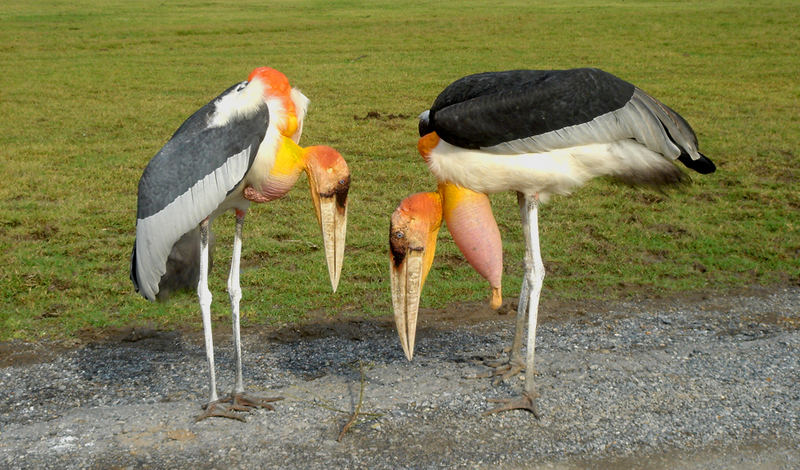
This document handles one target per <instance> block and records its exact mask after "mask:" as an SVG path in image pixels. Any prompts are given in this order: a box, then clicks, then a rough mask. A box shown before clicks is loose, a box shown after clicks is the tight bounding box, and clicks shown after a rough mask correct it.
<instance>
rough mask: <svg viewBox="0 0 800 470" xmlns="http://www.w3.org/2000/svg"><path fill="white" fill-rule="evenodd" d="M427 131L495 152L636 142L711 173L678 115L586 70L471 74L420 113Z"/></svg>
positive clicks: (616, 81) (452, 141)
mask: <svg viewBox="0 0 800 470" xmlns="http://www.w3.org/2000/svg"><path fill="white" fill-rule="evenodd" d="M432 131H436V133H437V134H438V135H439V137H441V138H442V139H443V140H445V141H446V142H448V143H450V144H452V145H455V146H458V147H462V148H468V149H483V150H485V151H488V152H498V153H528V152H541V151H548V150H554V149H559V148H567V147H572V146H577V145H586V144H594V143H606V142H614V141H617V140H620V139H636V140H637V141H639V142H640V143H642V144H643V145H645V146H647V147H648V148H650V149H651V150H653V151H656V152H658V153H661V154H662V155H664V156H666V157H669V158H673V159H674V158H679V159H680V160H681V161H682V162H684V163H686V161H684V160H687V161H689V162H691V163H693V164H694V169H697V170H698V171H701V172H710V171H713V163H711V161H710V160H708V159H707V158H705V157H704V156H702V155H701V154H700V153H699V152H698V151H697V138H696V137H695V134H694V131H692V129H691V127H690V126H689V124H688V123H687V122H686V121H685V120H684V119H683V118H682V117H681V116H680V115H678V114H677V113H676V112H675V111H673V110H672V109H670V108H669V107H667V106H666V105H664V104H662V103H661V102H659V101H658V100H656V99H655V98H653V97H651V96H650V95H648V94H646V93H645V92H643V91H642V90H640V89H639V88H637V87H635V86H634V85H632V84H631V83H628V82H626V81H624V80H622V79H620V78H617V77H615V76H614V75H611V74H610V73H607V72H604V71H602V70H598V69H591V68H582V69H571V70H511V71H506V72H487V73H480V74H475V75H469V76H467V77H464V78H462V79H460V80H457V81H455V82H453V83H452V84H451V85H449V86H448V87H447V88H445V90H444V91H442V93H441V94H440V95H439V96H438V97H437V98H436V100H435V101H434V103H433V106H431V109H430V110H429V111H428V112H427V113H423V114H422V115H421V116H420V134H421V135H424V134H425V133H428V132H432ZM709 165H710V167H709ZM687 166H689V167H690V168H692V167H693V166H692V165H689V164H687ZM709 169H710V171H708V170H709Z"/></svg>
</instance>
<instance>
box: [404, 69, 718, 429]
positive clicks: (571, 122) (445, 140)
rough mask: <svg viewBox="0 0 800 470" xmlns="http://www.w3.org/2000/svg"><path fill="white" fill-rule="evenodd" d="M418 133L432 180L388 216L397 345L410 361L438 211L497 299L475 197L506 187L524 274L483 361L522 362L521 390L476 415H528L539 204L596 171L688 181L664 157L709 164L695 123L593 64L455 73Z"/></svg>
mask: <svg viewBox="0 0 800 470" xmlns="http://www.w3.org/2000/svg"><path fill="white" fill-rule="evenodd" d="M419 133H420V136H421V138H420V139H419V141H418V145H417V146H418V149H419V152H420V154H421V155H422V157H423V158H424V160H425V162H426V163H427V164H428V167H429V168H430V170H431V171H432V172H433V174H434V175H435V176H436V178H437V179H438V181H439V187H438V191H437V192H428V193H417V194H414V195H412V196H410V197H408V198H406V199H405V200H403V201H402V202H401V204H400V206H399V207H398V208H397V210H395V212H394V213H393V214H392V217H391V228H390V234H389V238H390V239H389V243H390V256H391V286H392V301H393V304H394V305H393V306H394V316H395V322H396V325H397V331H398V334H399V336H400V342H401V344H402V347H403V350H404V351H405V354H406V357H407V358H408V359H409V360H411V358H412V356H413V353H414V338H415V330H416V322H417V312H418V307H419V298H420V294H421V292H422V286H423V284H424V282H425V277H426V276H427V274H428V270H429V269H430V267H431V264H432V262H433V254H434V250H435V247H436V237H437V233H438V230H439V227H440V225H441V221H442V217H444V220H445V222H446V223H447V228H448V229H449V230H450V233H451V234H452V236H453V240H454V241H455V243H456V245H457V246H458V248H459V249H460V250H461V252H462V253H463V254H464V256H465V257H466V259H467V261H469V263H470V264H471V265H472V267H473V268H474V269H475V270H476V271H477V272H478V273H480V274H481V275H482V276H483V277H484V278H486V280H487V281H489V284H490V286H491V306H492V307H493V308H498V307H499V306H500V304H501V289H500V278H501V274H502V267H503V262H502V259H503V254H502V245H501V241H500V232H499V230H498V228H497V223H496V222H495V220H494V217H493V215H492V210H491V207H490V204H489V199H488V197H487V196H486V195H487V194H488V193H494V192H498V191H516V193H517V200H518V204H519V210H520V215H521V217H522V225H523V233H524V237H525V242H526V244H527V250H526V254H525V262H524V265H525V275H524V278H523V282H522V289H521V292H520V299H519V304H518V308H517V320H516V331H515V335H514V336H515V337H514V341H513V343H512V347H511V353H510V358H509V362H508V363H505V364H493V365H491V366H493V367H495V370H494V372H493V374H492V375H499V376H502V378H507V377H510V376H512V375H514V374H516V373H519V372H521V371H522V370H523V368H524V369H525V370H526V372H525V373H526V377H525V379H526V380H525V389H524V392H523V394H522V395H521V396H520V397H517V398H511V399H504V400H490V401H494V402H499V403H502V405H499V406H498V407H496V408H494V409H491V410H489V411H487V414H488V413H494V412H499V411H505V410H511V409H525V410H528V411H531V412H533V413H534V414H535V415H537V416H538V411H537V410H536V405H535V398H536V397H537V394H536V391H535V388H534V380H533V378H534V377H533V376H534V363H533V358H534V345H535V339H536V316H537V311H538V303H539V293H540V291H541V287H542V281H543V279H544V265H543V263H542V257H541V253H540V249H539V230H538V221H537V212H538V209H539V204H540V203H541V202H545V201H546V200H547V198H548V197H549V196H550V195H552V194H567V193H569V192H571V191H572V190H574V189H576V188H577V187H579V186H580V185H582V184H583V183H585V182H586V181H588V180H589V179H591V178H594V177H597V176H610V177H612V178H614V179H616V180H620V181H622V182H625V183H629V184H634V185H647V186H656V187H659V186H668V185H675V184H680V183H684V182H687V181H688V180H689V178H688V176H686V175H685V174H684V173H683V172H682V171H681V170H680V169H679V168H678V167H677V166H676V165H675V164H674V163H673V161H674V160H678V161H680V162H681V163H682V164H683V165H685V166H687V167H688V168H691V169H692V170H695V171H697V172H699V173H703V174H706V173H711V172H713V171H714V170H715V166H714V164H713V163H712V162H711V160H709V159H708V158H706V157H705V156H703V155H702V154H700V152H699V151H698V147H697V138H696V136H695V134H694V131H693V130H692V128H691V127H690V126H689V124H688V123H687V122H686V121H685V120H684V119H683V118H682V117H681V116H680V115H678V113H676V112H675V111H673V110H672V109H670V108H669V107H667V106H666V105H664V104H662V103H661V102H659V101H658V100H656V99H655V98H653V97H651V96H650V95H648V94H647V93H645V92H644V91H642V90H640V89H639V88H637V87H636V86H634V85H632V84H630V83H628V82H626V81H623V80H621V79H619V78H617V77H615V76H614V75H611V74H609V73H607V72H603V71H601V70H598V69H589V68H583V69H572V70H513V71H506V72H488V73H480V74H475V75H470V76H467V77H464V78H462V79H460V80H457V81H455V82H454V83H452V84H451V85H449V86H448V87H447V88H445V90H444V91H443V92H442V93H441V94H440V95H439V96H438V97H437V98H436V100H435V101H434V103H433V106H431V108H430V109H429V110H428V111H425V112H424V113H422V114H421V115H420V122H419ZM526 315H527V318H528V322H527V327H528V337H527V354H526V358H525V361H523V360H522V357H521V353H520V349H521V343H522V334H523V331H524V328H525V318H526ZM502 378H501V380H502Z"/></svg>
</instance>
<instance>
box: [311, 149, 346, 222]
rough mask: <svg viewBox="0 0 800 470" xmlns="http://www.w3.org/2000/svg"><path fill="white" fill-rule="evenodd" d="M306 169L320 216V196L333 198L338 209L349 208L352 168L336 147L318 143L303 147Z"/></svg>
mask: <svg viewBox="0 0 800 470" xmlns="http://www.w3.org/2000/svg"><path fill="white" fill-rule="evenodd" d="M303 157H304V160H305V170H306V173H307V174H308V179H309V182H310V185H309V186H310V187H311V188H312V193H316V194H312V197H313V198H314V201H315V207H316V209H317V216H319V200H320V198H323V199H324V198H333V199H334V201H335V202H336V210H337V211H339V212H340V213H344V211H345V209H346V208H347V193H348V192H349V191H350V169H349V168H348V166H347V162H346V161H345V160H344V158H343V157H342V155H341V154H340V153H339V152H337V151H336V149H334V148H331V147H327V146H325V145H316V146H313V147H306V148H304V149H303Z"/></svg>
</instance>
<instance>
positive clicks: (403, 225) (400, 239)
mask: <svg viewBox="0 0 800 470" xmlns="http://www.w3.org/2000/svg"><path fill="white" fill-rule="evenodd" d="M441 226H442V196H441V195H440V194H439V193H438V192H436V193H434V192H430V193H417V194H413V195H411V196H409V197H407V198H405V199H404V200H403V201H402V202H401V203H400V205H399V206H398V207H397V209H395V211H394V213H393V214H392V218H391V222H390V227H389V254H390V256H391V259H392V266H393V268H395V269H396V268H397V267H399V266H400V265H401V264H402V263H403V262H404V261H405V258H406V255H407V254H408V253H409V252H410V251H417V252H422V253H423V264H422V266H423V271H422V273H421V275H422V283H424V282H425V278H426V277H427V276H428V271H430V268H431V264H433V255H434V253H435V252H436V237H437V235H438V234H439V228H440V227H441Z"/></svg>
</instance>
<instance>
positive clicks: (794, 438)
mask: <svg viewBox="0 0 800 470" xmlns="http://www.w3.org/2000/svg"><path fill="white" fill-rule="evenodd" d="M453 316H457V315H453ZM198 317H199V315H198ZM495 318H498V319H495V320H492V321H482V322H476V323H472V324H468V325H459V324H456V323H453V322H449V321H444V322H433V321H431V322H428V323H425V324H423V325H422V327H421V329H420V331H419V333H418V338H417V348H416V352H415V356H414V361H413V362H410V363H409V362H408V361H406V360H405V357H404V356H403V353H402V350H401V348H400V346H399V343H398V341H397V338H396V335H395V333H394V330H393V325H392V323H391V320H390V319H378V320H351V321H349V320H342V321H331V322H320V323H318V324H315V325H305V326H293V327H288V328H284V329H261V330H248V331H247V332H246V334H245V337H244V348H245V352H244V359H245V383H246V386H247V387H248V390H249V391H250V392H253V393H254V394H258V395H263V396H275V395H281V396H283V397H285V399H284V400H283V401H280V402H277V403H276V410H275V411H265V410H259V411H256V412H254V413H251V414H248V415H244V416H245V417H246V420H247V421H246V422H245V423H241V422H238V421H233V420H227V419H219V418H214V419H207V420H204V421H201V422H194V417H195V416H197V415H198V414H199V413H200V411H201V410H200V404H201V403H203V401H204V400H205V399H206V398H207V396H206V395H207V391H206V363H205V353H204V350H203V344H202V338H200V337H198V336H197V335H196V334H181V333H178V332H159V331H149V330H142V331H138V332H129V333H128V334H127V335H126V336H125V337H124V338H117V339H114V340H107V341H103V342H99V343H94V344H89V345H86V346H83V347H81V348H79V349H72V350H64V351H58V350H56V349H54V348H53V347H52V345H47V344H43V343H41V344H33V345H32V344H17V343H6V344H4V345H2V348H0V351H2V352H3V354H4V355H6V358H5V359H4V360H3V364H5V367H2V368H0V389H2V390H3V391H4V393H3V395H2V396H0V467H2V468H19V469H25V468H37V469H38V468H45V469H46V468H53V469H56V468H58V469H72V468H176V469H181V468H192V469H203V468H309V469H313V468H328V467H333V468H393V469H394V468H436V467H457V468H464V467H467V468H489V467H491V468H555V469H562V468H564V469H570V468H612V469H613V468H674V467H676V466H679V467H680V468H698V469H699V468H704V469H705V468H712V469H713V468H742V469H744V468H770V469H771V468H800V450H798V446H797V442H800V354H799V353H800V289H798V288H787V289H775V290H772V291H770V292H760V293H751V294H746V295H725V296H719V297H717V296H707V297H706V298H705V299H694V300H690V299H672V300H667V301H664V300H662V301H653V302H645V301H641V302H623V303H608V304H592V305H589V306H587V307H586V308H585V309H583V311H582V313H580V314H579V315H570V312H563V315H558V316H556V317H553V318H552V319H549V320H548V319H547V318H546V319H545V320H544V321H542V323H541V324H540V326H539V329H538V334H539V335H538V337H537V356H536V358H537V376H536V381H537V386H538V390H539V393H540V395H541V398H540V399H539V402H538V405H539V409H540V411H541V413H542V417H541V419H539V420H536V419H535V418H534V417H533V416H532V415H531V414H529V413H526V412H523V411H512V412H507V413H504V414H499V415H492V416H488V417H484V416H481V413H482V412H483V411H485V410H486V409H487V408H488V407H489V404H487V402H486V399H487V398H497V397H508V396H511V395H513V394H516V393H518V392H520V391H521V387H522V381H521V379H520V378H514V379H512V380H511V381H509V382H507V383H503V384H500V385H498V386H494V385H492V383H491V380H489V379H485V378H483V379H480V378H479V379H476V378H472V377H473V376H474V375H476V374H478V373H480V372H483V371H485V370H486V368H485V367H483V366H481V365H480V364H479V363H478V360H479V359H480V358H483V357H494V356H495V355H497V353H498V352H499V351H500V350H501V349H502V348H503V347H504V346H507V345H508V344H509V342H510V340H511V336H512V333H513V318H512V317H511V316H510V315H506V316H503V317H495ZM548 318H549V317H548ZM198 322H199V318H198ZM216 344H217V350H216V356H217V373H218V383H219V385H220V392H221V393H222V392H223V391H225V390H227V389H229V388H230V386H231V385H232V383H233V376H232V369H233V364H232V351H231V344H230V338H229V336H227V337H226V336H225V335H224V334H220V337H219V338H218V339H217V340H216ZM362 372H363V374H364V376H365V377H366V379H365V381H364V395H363V404H362V409H361V411H362V413H363V415H362V416H361V417H360V418H359V419H358V420H357V421H356V423H355V424H354V425H353V426H352V427H351V428H350V429H349V430H348V432H347V433H346V434H345V435H344V436H343V439H342V441H341V442H337V437H338V436H339V432H340V431H341V429H342V426H343V425H344V424H345V423H346V422H347V421H348V419H349V418H350V414H351V413H352V412H353V410H354V409H355V407H356V405H357V403H358V402H359V391H360V388H361V374H362Z"/></svg>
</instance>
